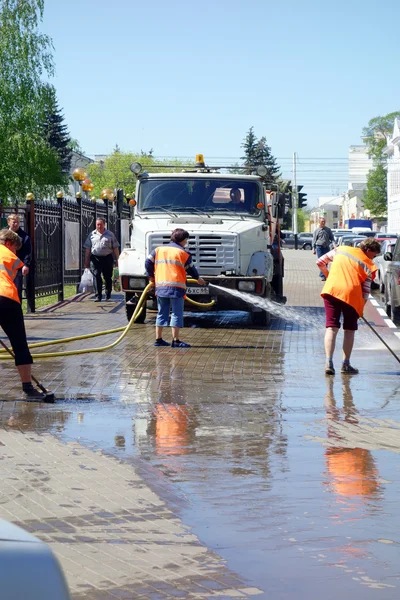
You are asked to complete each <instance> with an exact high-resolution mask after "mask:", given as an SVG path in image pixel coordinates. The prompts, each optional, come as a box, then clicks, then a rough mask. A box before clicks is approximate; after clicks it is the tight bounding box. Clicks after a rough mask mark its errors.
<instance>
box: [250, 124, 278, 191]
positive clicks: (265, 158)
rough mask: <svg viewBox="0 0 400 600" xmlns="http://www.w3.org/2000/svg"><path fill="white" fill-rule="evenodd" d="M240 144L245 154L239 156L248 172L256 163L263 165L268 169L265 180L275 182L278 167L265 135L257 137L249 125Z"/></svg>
mask: <svg viewBox="0 0 400 600" xmlns="http://www.w3.org/2000/svg"><path fill="white" fill-rule="evenodd" d="M241 146H242V148H243V149H244V154H245V155H244V156H242V157H241V160H243V161H244V166H245V167H249V169H248V173H250V172H251V171H252V169H253V168H254V167H256V166H257V165H264V166H265V167H267V171H268V172H267V175H266V177H265V179H266V181H268V182H270V183H276V182H277V180H278V179H279V177H280V173H279V167H278V165H277V163H276V159H275V157H274V156H273V155H272V152H271V148H270V147H269V146H268V144H267V139H266V137H265V136H263V137H261V138H260V139H257V137H256V135H255V133H254V127H250V129H249V131H248V132H247V134H246V137H245V138H244V140H243V142H242V144H241Z"/></svg>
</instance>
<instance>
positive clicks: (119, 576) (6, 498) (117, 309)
mask: <svg viewBox="0 0 400 600" xmlns="http://www.w3.org/2000/svg"><path fill="white" fill-rule="evenodd" d="M320 290H321V282H320V281H319V278H318V273H317V271H316V267H315V257H313V255H312V254H311V253H310V252H300V251H298V252H296V251H288V252H287V253H286V276H285V293H286V295H287V296H288V307H289V311H288V312H287V313H286V314H287V315H289V316H287V318H284V317H281V318H277V319H275V321H274V323H273V326H272V327H271V328H270V329H263V328H252V327H248V326H247V325H246V323H244V322H243V316H242V317H241V319H242V320H241V321H240V320H239V321H237V322H235V321H234V320H233V321H231V322H230V321H229V317H227V316H223V317H221V319H220V320H219V321H218V320H216V321H214V322H211V324H210V323H209V322H207V320H206V321H205V322H204V327H202V326H201V324H200V327H192V328H188V329H185V330H184V333H185V340H187V341H189V342H190V343H193V348H191V349H190V351H183V352H176V353H173V351H172V349H166V350H164V349H161V350H160V352H157V353H156V354H155V353H154V348H153V345H152V342H153V339H154V327H153V324H154V315H151V314H150V318H149V320H148V322H147V323H146V324H145V325H135V326H134V328H133V330H132V331H131V332H130V333H129V334H128V336H127V337H126V339H125V340H124V341H123V342H122V343H121V344H120V345H119V346H118V347H117V348H116V349H113V350H112V351H109V352H105V353H96V354H85V355H82V356H73V357H65V358H55V359H48V360H46V361H37V362H36V363H35V365H34V372H35V374H37V376H38V377H39V378H40V379H41V380H43V382H44V383H45V384H46V385H47V386H49V387H51V388H52V389H53V390H54V391H55V392H56V394H57V395H58V397H59V398H60V400H59V401H58V403H57V404H56V405H55V406H54V407H46V406H45V405H37V406H33V405H26V404H25V403H21V402H15V400H16V399H17V398H18V390H19V384H18V380H17V377H16V374H15V369H14V367H13V366H12V365H11V364H10V363H5V362H1V363H0V373H1V382H2V394H3V398H4V400H5V401H4V402H2V403H0V465H1V472H2V486H1V489H0V516H1V517H4V518H6V519H8V520H10V521H13V522H15V523H17V524H19V525H20V526H21V527H23V528H24V529H26V530H27V531H30V532H32V533H33V534H34V535H36V536H37V537H39V538H40V539H42V540H44V541H45V542H47V543H49V544H50V545H51V547H52V548H53V550H54V551H55V553H56V555H57V556H58V558H59V559H60V561H61V564H62V566H63V568H64V570H65V572H66V575H67V579H68V583H69V586H70V589H71V592H72V594H73V598H74V599H76V600H78V599H79V600H111V599H113V600H115V599H117V598H118V599H121V598H127V599H131V598H132V599H135V598H149V599H150V598H151V599H152V600H161V599H165V598H185V599H186V598H187V599H189V600H190V599H192V598H201V599H203V598H204V599H205V598H214V597H215V598H217V597H219V598H248V597H253V596H256V597H260V598H261V597H270V596H269V594H268V592H267V591H266V590H265V589H261V587H259V586H257V585H252V584H253V583H254V582H253V581H250V580H247V579H246V578H245V577H243V576H241V575H238V574H237V573H236V572H235V571H234V570H233V569H232V568H229V566H228V564H227V562H226V561H225V560H224V559H223V558H221V556H219V555H218V554H217V553H216V552H213V551H211V550H210V549H208V548H207V546H206V545H205V544H204V543H202V542H201V541H200V539H199V537H197V536H196V535H194V534H193V532H192V531H191V529H190V528H189V527H188V526H187V525H185V523H183V522H182V521H181V519H180V518H179V517H178V516H177V514H178V511H175V510H174V508H173V507H174V504H175V503H177V502H179V498H178V497H173V498H172V497H171V495H173V490H172V491H171V489H170V488H168V489H167V488H165V489H161V488H159V487H157V484H158V483H161V481H162V479H161V477H160V479H159V481H157V479H158V477H157V471H154V472H153V478H154V479H155V480H156V481H155V482H154V484H153V483H151V482H150V479H149V478H148V477H147V476H144V475H143V472H142V471H141V469H140V468H138V465H137V464H136V463H135V461H131V462H129V463H128V462H124V461H122V460H120V459H118V458H116V457H115V456H110V455H106V454H105V453H104V450H105V449H106V448H105V446H104V445H102V443H96V444H95V443H94V441H93V440H89V441H88V440H83V439H82V440H81V442H82V443H79V441H78V440H79V439H80V437H79V435H78V434H74V435H72V434H69V437H65V438H62V437H61V436H58V437H55V436H54V435H50V434H49V433H47V432H48V431H53V432H54V434H55V435H57V431H58V429H59V430H60V431H62V430H63V425H64V421H65V420H66V419H68V418H69V413H71V414H74V415H75V413H76V412H77V411H78V414H77V415H76V416H77V418H78V420H79V415H80V413H79V410H82V411H83V410H86V409H80V408H79V406H81V405H80V404H77V405H76V406H77V408H76V409H74V406H75V405H74V400H73V399H75V400H76V399H78V400H79V402H81V403H82V402H86V403H87V404H86V405H85V406H87V407H88V415H89V418H90V411H91V410H92V412H94V411H99V412H100V413H101V412H103V413H105V412H106V411H108V412H107V414H112V413H113V412H115V413H117V412H119V414H120V417H121V422H123V418H124V415H125V413H124V411H123V408H124V407H125V406H130V407H134V409H135V412H134V413H133V416H129V417H128V418H132V419H134V422H135V423H138V422H143V423H144V424H145V426H146V427H147V424H148V422H149V420H150V418H152V415H154V412H155V410H156V409H157V407H158V410H159V413H160V414H161V416H163V415H162V411H161V408H163V407H164V408H165V406H168V402H171V397H172V396H174V394H175V398H178V400H179V401H182V402H184V401H185V402H187V400H188V398H189V399H190V402H191V407H189V408H197V409H199V410H200V411H201V414H202V416H203V418H204V424H203V431H202V436H203V438H202V439H204V440H207V444H208V451H209V452H213V451H214V449H215V454H218V453H219V452H221V449H222V448H224V446H225V445H226V446H228V441H227V438H226V437H224V435H222V437H218V433H222V434H223V432H224V427H225V428H226V426H227V423H226V421H227V418H228V415H227V414H225V413H224V412H223V411H222V409H221V411H219V410H218V408H219V406H221V407H223V406H224V403H226V404H229V405H230V406H231V407H232V408H231V409H230V410H231V411H232V412H231V413H230V415H229V418H230V419H234V422H235V425H236V427H237V432H235V435H234V436H233V437H234V438H236V439H238V440H239V442H238V445H237V446H234V447H233V448H234V450H233V452H232V453H233V455H235V453H236V455H237V456H238V457H242V461H243V464H245V459H246V452H247V451H248V452H249V455H250V456H251V452H252V451H253V450H254V449H255V444H256V443H263V444H265V447H264V446H263V448H262V452H263V455H264V454H265V455H266V454H267V450H266V449H268V448H269V446H270V445H271V447H273V441H270V440H269V439H268V436H269V435H271V439H272V437H273V434H272V433H271V432H272V431H273V427H272V426H271V432H270V429H269V426H270V423H273V421H274V420H275V419H277V413H278V412H279V410H280V409H279V410H278V409H277V408H276V406H275V404H273V403H274V402H275V401H276V398H277V397H279V398H283V400H284V402H285V403H286V406H285V408H284V410H291V411H293V412H294V411H299V412H300V411H302V410H304V412H305V413H306V412H307V414H309V410H310V405H309V404H307V403H304V401H303V399H304V393H305V391H306V392H309V399H310V400H309V402H310V403H311V402H321V398H323V392H321V394H322V395H321V397H319V396H318V394H319V393H320V390H321V389H323V388H324V387H325V381H324V378H322V379H323V381H322V383H321V382H319V381H318V380H317V377H316V373H318V372H319V370H320V369H322V367H323V362H324V358H323V349H322V337H321V331H320V330H319V329H318V327H321V324H322V322H323V316H322V314H323V309H322V301H321V299H320V297H319V293H320ZM369 310H370V311H371V309H369ZM291 311H292V312H291ZM369 314H370V316H371V319H373V320H374V323H375V324H377V325H378V326H379V330H380V333H382V335H384V336H385V337H386V338H387V339H390V340H391V342H393V340H394V341H395V338H394V333H393V332H391V331H390V330H389V328H388V327H386V326H385V325H384V323H382V322H381V321H379V315H377V313H376V311H375V312H369ZM298 315H300V316H302V317H304V316H306V319H305V320H304V319H303V320H300V321H296V320H295V319H296V316H298ZM195 321H196V320H193V324H195ZM125 323H126V320H125V315H124V309H123V303H122V299H121V296H118V295H115V296H114V297H113V302H109V303H106V302H104V303H102V304H94V303H93V302H92V301H91V299H90V298H88V297H79V298H76V299H75V300H74V301H72V302H68V303H65V304H63V305H61V306H57V307H54V308H52V309H50V310H49V311H47V312H43V313H38V314H37V315H34V316H30V317H28V318H27V320H26V326H27V331H28V336H29V339H30V341H40V340H42V339H48V340H51V339H54V338H60V337H66V336H72V335H77V334H79V333H82V332H94V331H98V330H100V329H101V328H103V329H111V328H114V327H119V326H122V325H125ZM190 323H191V320H189V324H190ZM316 324H317V325H316ZM365 329H366V328H365ZM116 335H118V334H111V335H107V336H104V337H99V338H94V339H93V340H90V341H88V340H84V341H80V342H74V343H73V345H72V348H86V347H94V346H103V345H105V344H107V343H109V342H110V341H113V340H114V339H115V338H116ZM368 335H369V337H365V335H363V337H362V339H364V340H365V339H368V340H373V334H372V333H369V332H368ZM3 339H4V338H3ZM394 347H395V348H396V345H395V344H394ZM61 349H68V350H69V349H71V345H66V344H65V345H61ZM51 350H55V351H58V350H60V346H50V347H49V348H48V349H46V351H51ZM359 356H360V359H361V360H362V361H363V362H362V365H363V366H365V367H367V366H368V364H370V360H371V359H370V358H368V357H364V356H361V355H359ZM373 360H375V364H378V365H379V366H380V367H381V372H382V374H381V375H379V377H380V379H379V381H380V382H385V381H386V380H388V379H389V377H390V375H387V374H386V373H389V372H390V370H393V365H392V362H391V359H390V357H389V358H388V357H387V355H386V354H384V353H383V352H380V354H379V356H378V357H376V356H374V357H373ZM365 371H366V373H367V370H366V369H365ZM385 378H386V379H385ZM320 379H321V378H320ZM322 379H321V380H322ZM359 381H360V383H359V384H358V387H359V390H361V393H362V394H366V393H368V389H369V387H370V386H371V385H372V381H371V380H370V379H368V374H366V376H364V377H363V378H362V379H360V380H359ZM357 393H358V392H357ZM160 395H161V396H162V398H163V403H162V404H161V405H160V403H159V402H158V404H156V403H157V399H159V397H160ZM70 399H72V400H70ZM301 402H303V404H301ZM82 406H83V404H82ZM91 407H92V409H91ZM154 407H156V409H155V408H154ZM68 411H69V412H68ZM233 411H236V412H233ZM82 414H83V413H82ZM182 414H184V413H183V411H182ZM188 414H191V413H190V412H189V413H188ZM82 418H83V417H82ZM197 418H198V417H197ZM207 418H208V421H207ZM164 419H165V413H164ZM174 419H176V417H174ZM172 420H173V419H172ZM161 421H162V419H161ZM195 421H196V415H195V416H194V417H193V423H192V425H193V427H194V426H195ZM189 422H190V418H189ZM277 422H278V421H277ZM189 424H190V423H189ZM213 426H216V427H217V428H216V429H214V428H213ZM263 426H265V427H267V428H268V429H262V427H263ZM246 428H247V429H246ZM277 429H278V427H277ZM160 430H161V428H160ZM73 431H74V430H73ZM173 432H174V435H175V436H176V439H174V440H171V438H168V439H167V438H166V437H165V435H166V434H165V428H164V433H163V434H162V435H164V437H162V435H161V437H159V438H158V442H159V446H158V451H159V452H160V453H162V452H164V456H166V457H167V458H168V456H170V455H171V452H172V450H173V449H174V444H176V443H177V440H178V442H179V443H181V440H182V439H184V440H186V439H187V438H182V437H179V436H180V432H179V428H178V427H175V428H174V429H173ZM207 432H212V435H209V438H208V437H206V436H207ZM161 433H162V432H161ZM189 433H190V432H189ZM246 436H247V438H246ZM117 437H118V436H117ZM120 437H122V436H120ZM167 437H168V435H167ZM241 437H242V438H243V440H246V442H247V441H248V440H250V442H251V445H249V446H248V447H247V446H244V448H245V450H246V452H243V447H242V446H240V438H241ZM283 438H284V436H283V437H282V439H283ZM61 439H64V440H65V442H66V443H62V441H60V440H61ZM199 439H201V438H199ZM208 440H209V441H208ZM185 443H187V442H185ZM276 443H277V450H276V454H277V455H278V454H279V452H280V451H279V448H280V446H279V445H280V444H281V446H282V447H283V445H284V442H282V441H281V440H280V439H279V438H278V441H277V442H276ZM175 449H176V447H175ZM178 458H179V457H178ZM160 461H161V459H160ZM194 465H195V466H194V468H195V469H196V466H197V469H198V465H196V463H194ZM224 468H225V465H224V464H223V463H221V478H223V477H224ZM238 469H240V467H238ZM243 471H245V468H244V466H243ZM177 472H179V468H178V469H177ZM200 475H201V473H200ZM202 484H203V483H202V480H201V476H200V477H199V485H200V486H201V485H202ZM161 485H162V483H161ZM203 485H204V484H203ZM248 493H249V497H250V498H251V494H252V490H251V489H249V490H248ZM227 494H228V496H229V491H227ZM229 497H230V498H231V501H232V503H234V502H235V496H234V495H231V496H229ZM223 500H225V498H223ZM233 509H234V506H233ZM236 518H237V520H240V519H241V518H242V514H240V513H239V514H237V517H236ZM280 543H281V542H280Z"/></svg>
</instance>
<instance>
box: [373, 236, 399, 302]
mask: <svg viewBox="0 0 400 600" xmlns="http://www.w3.org/2000/svg"><path fill="white" fill-rule="evenodd" d="M379 241H380V242H381V250H382V252H381V254H379V255H378V256H376V257H375V258H374V263H375V264H376V266H377V267H378V269H379V271H377V272H376V276H375V279H374V281H373V282H372V287H373V288H375V289H377V288H379V291H380V292H382V293H383V292H384V291H385V279H386V272H387V267H388V264H389V263H388V261H387V260H384V258H383V257H384V255H385V254H386V252H390V253H391V254H393V250H394V247H395V245H396V240H393V239H391V240H382V241H381V240H379Z"/></svg>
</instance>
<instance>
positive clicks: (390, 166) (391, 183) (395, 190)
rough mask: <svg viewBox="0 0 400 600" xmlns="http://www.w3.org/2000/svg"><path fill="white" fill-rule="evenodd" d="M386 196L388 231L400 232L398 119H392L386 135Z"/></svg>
mask: <svg viewBox="0 0 400 600" xmlns="http://www.w3.org/2000/svg"><path fill="white" fill-rule="evenodd" d="M386 154H387V156H388V161H387V196H388V225H387V226H388V228H387V230H388V232H389V233H400V119H395V120H394V127H393V134H392V135H390V136H388V139H387V147H386Z"/></svg>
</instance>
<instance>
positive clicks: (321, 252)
mask: <svg viewBox="0 0 400 600" xmlns="http://www.w3.org/2000/svg"><path fill="white" fill-rule="evenodd" d="M315 250H316V251H317V257H318V258H321V256H323V255H324V254H326V253H327V252H329V250H330V248H329V246H315ZM319 276H320V277H321V279H325V275H324V274H323V273H322V271H320V272H319Z"/></svg>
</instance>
